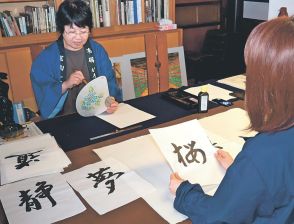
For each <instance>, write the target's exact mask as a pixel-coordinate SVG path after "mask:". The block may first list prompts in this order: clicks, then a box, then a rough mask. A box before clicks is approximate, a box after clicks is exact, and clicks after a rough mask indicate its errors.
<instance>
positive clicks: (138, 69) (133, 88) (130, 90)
mask: <svg viewBox="0 0 294 224" xmlns="http://www.w3.org/2000/svg"><path fill="white" fill-rule="evenodd" d="M168 63H169V65H168V70H169V88H179V87H181V86H186V85H187V84H188V82H187V73H186V65H185V56H184V49H183V47H182V46H181V47H174V48H168ZM122 75H123V77H124V78H123V80H124V83H123V88H122V89H123V99H124V100H128V99H133V98H137V97H141V96H146V95H148V74H147V59H146V54H145V52H139V53H134V54H127V55H124V56H123V67H122Z"/></svg>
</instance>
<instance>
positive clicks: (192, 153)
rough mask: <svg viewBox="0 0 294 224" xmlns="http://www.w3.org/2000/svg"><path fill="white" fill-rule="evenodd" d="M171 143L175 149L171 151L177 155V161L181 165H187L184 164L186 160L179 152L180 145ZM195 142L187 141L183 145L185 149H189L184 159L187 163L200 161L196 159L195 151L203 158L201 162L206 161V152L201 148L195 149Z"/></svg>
mask: <svg viewBox="0 0 294 224" xmlns="http://www.w3.org/2000/svg"><path fill="white" fill-rule="evenodd" d="M171 144H172V146H173V147H174V149H175V150H174V151H173V152H174V153H176V154H177V156H178V162H179V163H183V165H184V166H186V167H187V164H186V162H185V160H184V157H183V156H182V154H181V152H180V150H181V148H182V147H181V146H177V145H176V144H174V143H171ZM195 144H196V142H195V141H191V143H189V144H187V145H184V147H185V148H186V149H189V151H188V153H187V154H186V156H185V159H186V161H187V162H188V163H193V162H196V163H200V161H199V160H197V153H198V152H200V153H201V155H202V159H203V161H202V164H204V163H206V154H205V152H204V151H203V150H202V149H197V148H196V149H195V148H194V147H195Z"/></svg>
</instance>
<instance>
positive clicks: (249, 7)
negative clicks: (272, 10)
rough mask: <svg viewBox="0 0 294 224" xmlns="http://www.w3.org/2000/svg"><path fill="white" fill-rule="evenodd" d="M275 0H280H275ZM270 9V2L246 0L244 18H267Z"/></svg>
mask: <svg viewBox="0 0 294 224" xmlns="http://www.w3.org/2000/svg"><path fill="white" fill-rule="evenodd" d="M274 1H280V0H274ZM293 1H294V0H293ZM268 11H269V3H266V2H251V1H244V4H243V18H246V19H258V20H267V18H268Z"/></svg>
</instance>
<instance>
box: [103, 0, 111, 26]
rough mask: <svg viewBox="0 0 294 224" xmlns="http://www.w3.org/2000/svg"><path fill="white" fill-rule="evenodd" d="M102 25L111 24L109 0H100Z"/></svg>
mask: <svg viewBox="0 0 294 224" xmlns="http://www.w3.org/2000/svg"><path fill="white" fill-rule="evenodd" d="M102 15H103V26H104V27H109V26H111V21H110V8H109V0H102Z"/></svg>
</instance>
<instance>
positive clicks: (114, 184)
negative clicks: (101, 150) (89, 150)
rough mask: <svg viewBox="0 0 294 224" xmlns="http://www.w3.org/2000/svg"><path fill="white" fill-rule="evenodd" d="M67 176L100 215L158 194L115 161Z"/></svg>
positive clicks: (92, 166) (107, 161)
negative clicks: (149, 195)
mask: <svg viewBox="0 0 294 224" xmlns="http://www.w3.org/2000/svg"><path fill="white" fill-rule="evenodd" d="M64 176H65V178H66V180H67V181H68V182H69V183H70V185H71V186H72V187H73V188H74V189H75V190H77V191H78V192H79V193H80V194H81V196H82V197H83V198H84V199H85V200H86V201H87V202H88V203H89V205H90V206H91V207H92V208H93V209H94V210H95V211H96V212H98V213H99V214H100V215H102V214H105V213H107V212H109V211H111V210H113V209H116V208H118V207H120V206H123V205H125V204H127V203H129V202H131V201H134V200H136V199H137V198H140V197H143V196H144V195H148V194H150V193H151V192H153V191H155V188H154V187H153V186H152V185H151V184H150V183H148V182H147V181H145V180H144V179H142V178H141V177H140V176H139V175H137V174H136V173H135V172H134V171H130V170H129V168H128V167H126V166H125V165H124V164H122V163H120V162H119V161H118V160H115V159H111V158H109V159H106V160H105V161H100V162H97V163H94V164H91V165H87V166H84V167H82V168H80V169H78V170H75V171H72V172H70V173H66V174H64Z"/></svg>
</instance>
